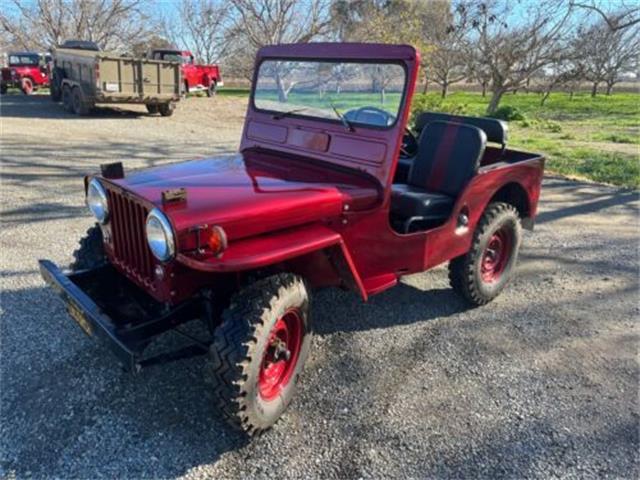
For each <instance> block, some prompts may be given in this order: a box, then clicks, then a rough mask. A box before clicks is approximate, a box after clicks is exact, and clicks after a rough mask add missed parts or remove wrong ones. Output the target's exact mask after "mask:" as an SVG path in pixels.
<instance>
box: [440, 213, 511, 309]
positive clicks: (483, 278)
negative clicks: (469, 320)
mask: <svg viewBox="0 0 640 480" xmlns="http://www.w3.org/2000/svg"><path fill="white" fill-rule="evenodd" d="M521 242H522V227H521V225H520V216H519V215H518V211H517V210H516V209H515V207H514V206H513V205H509V204H508V203H501V202H496V203H491V204H489V206H488V207H487V209H486V210H485V212H484V214H483V215H482V218H481V219H480V223H479V224H478V227H477V228H476V231H475V233H474V235H473V242H472V244H471V248H470V249H469V251H468V252H467V253H466V254H465V255H462V256H460V257H457V258H454V259H453V260H451V262H449V282H450V283H451V286H452V287H453V289H454V290H455V291H456V292H458V293H459V294H461V295H462V296H463V297H464V298H465V299H466V300H467V301H469V303H471V304H472V305H475V306H480V305H484V304H486V303H489V302H490V301H491V300H493V299H494V298H495V297H497V296H498V295H499V294H500V292H501V291H502V290H503V289H504V287H505V286H506V285H507V283H508V282H509V280H510V279H511V277H513V274H514V271H515V266H516V262H517V260H518V251H519V250H520V243H521Z"/></svg>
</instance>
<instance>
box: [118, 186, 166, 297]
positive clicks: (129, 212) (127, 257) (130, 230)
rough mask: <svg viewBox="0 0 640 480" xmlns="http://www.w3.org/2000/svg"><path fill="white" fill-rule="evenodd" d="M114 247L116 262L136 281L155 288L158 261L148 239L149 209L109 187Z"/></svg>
mask: <svg viewBox="0 0 640 480" xmlns="http://www.w3.org/2000/svg"><path fill="white" fill-rule="evenodd" d="M107 197H108V201H109V215H110V222H109V223H110V224H111V237H112V246H113V258H112V262H113V263H114V264H115V265H116V266H117V267H120V268H121V269H122V270H123V271H124V272H125V274H126V275H128V276H129V278H131V279H132V280H134V281H136V282H137V283H139V284H142V285H143V286H146V287H148V288H150V289H153V269H154V266H155V259H154V258H153V255H152V253H151V250H150V249H149V246H148V244H147V240H146V237H145V222H146V219H147V214H148V213H149V210H148V209H147V208H146V207H144V206H143V205H141V204H140V203H138V202H136V201H135V199H132V198H130V197H126V196H124V195H122V194H120V193H118V192H116V191H115V190H112V189H111V188H109V187H108V186H107Z"/></svg>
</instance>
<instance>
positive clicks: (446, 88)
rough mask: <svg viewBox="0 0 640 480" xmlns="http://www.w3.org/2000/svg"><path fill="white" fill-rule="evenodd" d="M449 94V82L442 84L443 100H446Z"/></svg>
mask: <svg viewBox="0 0 640 480" xmlns="http://www.w3.org/2000/svg"><path fill="white" fill-rule="evenodd" d="M448 92H449V84H448V83H447V82H443V83H442V94H441V95H442V98H445V97H446V96H447V93H448Z"/></svg>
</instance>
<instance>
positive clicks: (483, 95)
mask: <svg viewBox="0 0 640 480" xmlns="http://www.w3.org/2000/svg"><path fill="white" fill-rule="evenodd" d="M486 96H487V82H486V81H484V82H482V98H484V97H486Z"/></svg>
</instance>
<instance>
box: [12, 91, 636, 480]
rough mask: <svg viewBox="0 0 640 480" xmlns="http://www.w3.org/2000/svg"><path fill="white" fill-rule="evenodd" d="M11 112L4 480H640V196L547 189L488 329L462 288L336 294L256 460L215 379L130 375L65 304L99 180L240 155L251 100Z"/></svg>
mask: <svg viewBox="0 0 640 480" xmlns="http://www.w3.org/2000/svg"><path fill="white" fill-rule="evenodd" d="M0 102H1V103H0V109H1V125H0V128H1V137H0V138H1V142H2V143H1V155H0V156H1V168H2V170H1V172H0V175H1V183H0V195H1V199H0V200H1V203H0V212H1V218H2V228H1V230H0V269H1V272H2V292H1V302H0V308H1V317H0V318H1V320H0V322H1V323H0V478H26V477H33V478H96V477H114V478H149V477H153V478H176V477H183V478H248V477H259V478H274V477H277V478H340V479H344V478H497V477H500V478H525V477H526V478H549V477H552V476H553V477H555V476H558V477H580V478H595V477H599V478H600V477H606V476H609V477H612V478H638V477H639V476H640V460H639V458H638V452H639V447H640V441H639V425H640V423H639V420H640V417H639V414H640V412H639V408H638V384H639V383H638V381H639V376H638V375H639V368H638V345H639V343H638V342H639V333H640V330H639V328H638V318H639V316H640V307H639V305H640V304H639V302H638V300H639V298H638V297H639V295H638V292H639V282H638V278H639V277H638V273H639V249H638V239H639V237H640V236H639V234H640V231H639V224H638V213H639V211H638V209H639V201H638V200H639V199H638V195H637V193H634V192H629V191H624V190H620V189H616V188H612V187H607V186H599V185H593V184H586V183H577V182H572V181H568V180H564V179H561V178H554V177H549V178H547V179H546V180H545V183H544V188H543V195H542V201H541V206H540V208H541V213H540V216H539V219H538V224H537V225H536V229H535V231H534V232H533V233H530V232H527V234H526V236H525V242H524V246H523V250H522V257H521V262H520V265H519V268H518V277H517V279H516V280H515V281H514V282H513V284H512V285H511V286H510V288H509V289H508V290H506V291H505V292H504V294H503V295H502V296H501V297H499V298H498V299H497V300H496V301H495V302H493V303H492V304H490V305H487V306H485V307H482V308H478V309H468V308H467V307H466V306H465V305H464V304H463V302H462V301H460V299H459V298H457V297H456V295H455V294H454V293H453V292H452V291H451V290H450V289H449V287H448V285H447V279H446V269H445V268H444V267H441V268H438V269H435V270H433V271H431V272H428V273H426V274H421V275H414V276H411V277H409V278H406V279H404V280H403V282H402V283H401V284H400V285H399V286H397V287H396V288H394V289H392V290H390V291H387V292H385V293H383V294H381V295H378V296H376V297H374V298H372V299H371V300H370V302H368V303H366V304H363V303H362V302H361V301H360V300H359V299H358V298H357V297H356V296H355V295H353V294H350V293H345V292H340V291H334V290H325V291H322V292H319V293H318V294H317V296H316V302H315V307H314V321H315V326H316V333H317V335H316V336H315V338H314V346H313V349H312V353H311V356H310V360H309V362H308V365H307V368H306V370H305V374H304V376H303V378H302V381H301V384H300V388H299V393H298V396H297V397H296V399H295V401H294V403H293V404H292V405H291V407H290V408H289V410H288V411H287V413H286V414H285V415H284V417H283V418H282V419H281V421H280V422H279V423H278V424H277V425H276V426H275V428H274V429H273V430H272V431H270V432H269V433H267V434H266V435H264V436H262V437H261V438H259V439H256V440H254V441H252V442H246V441H244V440H243V439H242V438H241V437H239V436H238V435H237V434H235V433H234V432H232V431H231V430H229V429H228V428H227V427H226V426H225V424H224V423H223V422H222V420H220V419H219V418H218V416H217V414H216V411H215V408H214V407H213V404H212V399H211V396H210V393H209V391H208V385H207V384H205V383H204V381H203V378H202V366H203V359H202V358H197V359H191V360H185V361H180V362H177V363H174V364H171V365H169V366H165V367H162V368H156V369H150V370H148V371H146V372H143V373H142V374H141V375H139V376H137V377H132V376H129V375H127V374H124V373H122V372H121V371H120V370H119V368H118V367H117V365H116V362H115V360H114V359H113V358H112V356H111V354H110V353H109V352H108V351H107V350H106V349H104V348H102V347H100V346H99V345H97V344H96V343H94V342H92V341H90V340H89V339H87V338H86V336H84V334H83V333H82V332H81V330H80V329H79V328H78V327H77V326H76V325H75V324H74V323H73V322H72V321H71V320H70V319H69V317H68V316H67V314H66V312H65V309H64V308H63V306H62V303H61V302H60V301H59V299H58V298H57V297H56V295H55V294H54V293H53V292H52V291H51V290H50V289H49V288H46V287H45V285H44V283H43V281H42V280H41V278H40V276H39V274H38V272H37V259H39V258H49V259H51V260H53V261H55V262H56V263H58V264H66V263H68V262H69V260H70V255H71V252H72V251H73V250H74V248H75V245H76V242H77V241H78V239H79V238H80V237H81V236H82V234H83V233H84V231H85V230H86V229H87V228H88V227H89V226H90V225H91V224H92V219H91V217H90V216H89V214H88V212H87V210H86V207H85V206H84V202H83V200H84V199H83V193H82V176H83V175H84V174H86V173H87V172H91V171H94V170H96V169H97V168H98V165H99V164H100V163H104V162H106V161H115V160H118V161H123V162H124V165H125V169H131V168H138V167H144V166H152V165H157V164H159V163H162V162H172V161H176V160H181V159H186V158H193V157H198V156H205V155H207V156H208V155H217V154H222V153H225V152H232V151H233V150H234V149H235V148H236V147H237V144H238V140H239V137H240V132H241V127H242V121H243V116H244V111H245V108H246V101H245V100H243V99H237V98H225V97H218V98H215V99H207V98H189V99H188V100H187V101H185V102H182V103H181V104H180V105H179V106H178V108H177V110H176V113H175V115H174V116H173V117H171V118H161V117H150V116H147V115H146V113H145V112H144V110H143V109H141V108H126V109H125V108H123V109H121V110H116V109H106V108H105V109H100V110H99V111H98V112H96V114H95V115H93V116H91V117H86V118H84V117H83V118H80V117H75V116H72V115H70V114H66V113H63V112H62V111H61V108H60V106H59V105H55V104H52V103H51V102H50V101H49V100H48V98H47V97H45V96H34V97H24V96H19V95H16V96H6V97H1V98H0Z"/></svg>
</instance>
